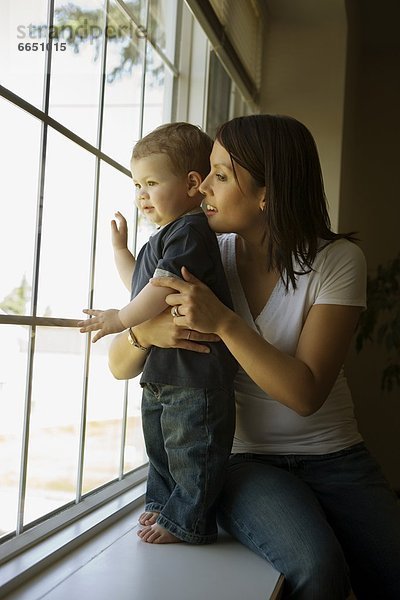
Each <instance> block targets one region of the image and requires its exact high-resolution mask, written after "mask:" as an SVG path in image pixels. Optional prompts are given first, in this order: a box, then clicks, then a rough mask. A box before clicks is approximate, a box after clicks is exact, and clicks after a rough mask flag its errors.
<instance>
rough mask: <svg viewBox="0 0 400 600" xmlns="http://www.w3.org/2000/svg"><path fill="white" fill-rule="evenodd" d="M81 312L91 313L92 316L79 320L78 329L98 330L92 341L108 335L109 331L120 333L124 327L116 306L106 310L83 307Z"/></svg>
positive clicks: (85, 330)
mask: <svg viewBox="0 0 400 600" xmlns="http://www.w3.org/2000/svg"><path fill="white" fill-rule="evenodd" d="M83 312H84V313H85V314H86V315H92V317H93V318H92V319H86V321H79V322H78V327H80V330H79V331H80V332H81V333H87V332H89V331H99V332H98V333H96V335H95V336H94V338H93V339H92V342H97V341H98V340H100V339H101V338H102V337H104V336H105V335H109V334H110V333H120V332H121V331H124V329H126V327H125V326H124V325H123V324H122V323H121V320H120V318H119V316H118V313H119V310H118V309H117V308H109V309H108V310H95V309H90V308H85V309H84V310H83Z"/></svg>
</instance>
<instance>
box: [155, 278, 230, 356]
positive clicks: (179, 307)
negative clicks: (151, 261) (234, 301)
mask: <svg viewBox="0 0 400 600" xmlns="http://www.w3.org/2000/svg"><path fill="white" fill-rule="evenodd" d="M181 272H182V277H183V278H184V281H182V280H181V279H177V278H174V277H158V278H154V279H151V283H152V285H156V286H159V287H170V288H172V289H174V290H177V292H178V293H176V294H169V295H168V296H167V297H166V298H165V301H166V303H167V304H169V305H170V306H172V307H173V308H172V311H171V313H172V315H173V317H174V323H175V325H177V326H178V327H181V328H186V330H196V331H197V332H203V333H215V334H218V333H219V332H220V331H221V330H222V329H223V326H224V324H225V322H226V320H227V319H229V317H230V315H231V314H232V311H231V310H230V309H229V308H227V307H226V306H225V305H224V304H223V303H222V302H221V301H220V300H218V298H217V297H216V296H215V294H214V293H213V292H212V291H211V290H210V288H209V287H207V286H206V285H205V284H204V283H202V282H201V281H200V280H199V279H197V278H196V277H195V276H194V275H192V274H191V273H189V271H188V270H187V269H186V267H182V270H181ZM175 307H176V308H175ZM190 337H191V339H193V338H192V336H190ZM157 345H158V344H157Z"/></svg>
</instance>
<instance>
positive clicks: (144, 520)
mask: <svg viewBox="0 0 400 600" xmlns="http://www.w3.org/2000/svg"><path fill="white" fill-rule="evenodd" d="M159 514H160V513H159V512H155V511H150V510H149V511H146V512H144V513H142V514H141V515H140V517H139V523H140V524H141V525H154V523H155V522H156V521H157V517H158V515H159Z"/></svg>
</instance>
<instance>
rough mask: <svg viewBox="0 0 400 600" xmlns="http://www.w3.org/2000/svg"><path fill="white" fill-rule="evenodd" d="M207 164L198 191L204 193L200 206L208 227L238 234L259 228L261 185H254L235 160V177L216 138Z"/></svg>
mask: <svg viewBox="0 0 400 600" xmlns="http://www.w3.org/2000/svg"><path fill="white" fill-rule="evenodd" d="M210 164H211V171H210V173H209V174H208V175H207V177H206V178H205V179H204V181H203V182H202V184H201V186H200V191H201V193H202V194H204V195H205V198H204V200H203V209H204V211H205V213H206V215H207V218H208V222H209V224H210V227H211V229H213V231H216V232H217V233H231V232H235V233H238V234H240V235H242V234H245V233H246V232H251V231H252V229H253V228H256V229H257V230H259V229H260V226H261V225H262V226H263V223H264V219H262V209H263V207H264V206H265V187H264V188H260V187H257V186H256V184H255V182H254V180H253V178H252V176H251V175H250V173H249V172H248V171H247V170H246V169H244V168H243V167H241V166H240V165H238V164H237V163H235V171H236V176H237V179H238V181H237V180H236V179H235V174H234V172H233V169H232V163H231V158H230V155H229V153H228V152H227V151H226V150H225V148H224V147H223V146H222V145H221V144H220V143H219V142H218V141H216V142H214V146H213V150H212V152H211V156H210ZM238 183H239V185H238Z"/></svg>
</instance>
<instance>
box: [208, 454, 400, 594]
mask: <svg viewBox="0 0 400 600" xmlns="http://www.w3.org/2000/svg"><path fill="white" fill-rule="evenodd" d="M218 520H219V522H220V524H221V526H222V527H223V528H224V529H226V530H227V531H229V532H230V533H231V534H232V535H233V536H235V537H236V538H237V539H239V540H240V541H241V542H242V543H243V544H245V545H246V546H248V547H249V548H251V549H252V550H253V551H255V552H256V553H257V554H259V555H261V556H262V557H263V558H265V559H266V560H268V561H269V562H270V563H271V564H272V565H274V566H275V568H276V569H277V570H278V571H280V572H281V573H283V575H284V576H285V586H284V594H283V598H290V599H292V600H294V599H296V600H300V599H301V600H344V599H345V598H346V597H347V595H348V594H349V591H350V588H351V587H352V589H353V591H354V593H355V595H356V597H357V600H364V599H368V600H369V599H371V600H372V599H374V600H377V599H378V598H382V599H384V600H390V599H393V600H395V599H396V600H399V599H400V502H399V499H398V498H397V497H396V495H395V494H394V493H393V492H392V490H391V489H390V488H389V486H388V484H387V482H386V480H385V478H384V476H383V475H382V472H381V470H380V468H379V466H378V465H377V463H376V462H375V460H374V459H373V458H372V457H371V456H370V454H369V452H368V450H367V449H366V447H365V445H364V444H363V443H360V444H357V445H355V446H353V447H351V448H346V449H344V450H341V451H339V452H334V453H332V454H325V455H318V456H315V455H306V456H304V455H301V456H299V455H288V456H278V455H276V456H271V455H260V454H236V455H233V456H232V457H231V460H230V465H229V469H228V473H227V475H226V478H225V484H224V488H223V491H222V494H221V496H220V500H219V509H218Z"/></svg>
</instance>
